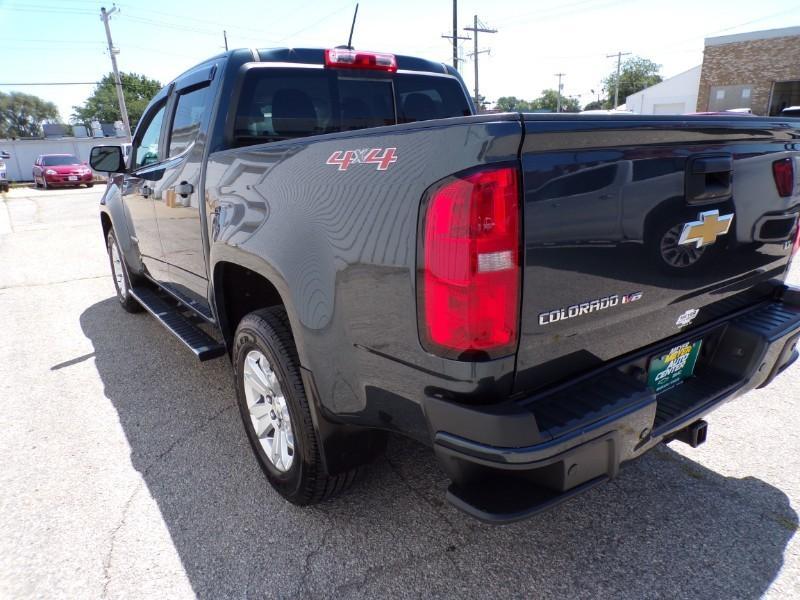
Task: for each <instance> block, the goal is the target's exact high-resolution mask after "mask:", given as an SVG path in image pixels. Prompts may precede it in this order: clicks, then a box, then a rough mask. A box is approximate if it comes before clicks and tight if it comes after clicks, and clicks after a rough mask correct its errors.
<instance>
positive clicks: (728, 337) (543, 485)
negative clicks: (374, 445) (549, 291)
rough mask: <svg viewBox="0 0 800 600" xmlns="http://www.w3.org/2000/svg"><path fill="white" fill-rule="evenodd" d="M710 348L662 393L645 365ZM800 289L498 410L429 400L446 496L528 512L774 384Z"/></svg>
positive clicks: (498, 519) (461, 504)
mask: <svg viewBox="0 0 800 600" xmlns="http://www.w3.org/2000/svg"><path fill="white" fill-rule="evenodd" d="M696 339H703V344H704V345H705V346H707V347H706V348H705V352H704V353H703V356H702V357H701V359H700V361H699V362H698V364H697V367H696V370H695V376H694V377H692V378H690V379H687V380H686V381H685V382H684V383H683V384H682V385H680V386H679V387H677V388H674V389H671V390H669V391H666V392H662V393H661V394H656V393H654V392H653V391H652V390H651V389H649V388H648V387H647V385H646V382H644V381H643V378H642V376H641V364H642V363H643V361H644V362H646V361H647V357H650V356H653V355H656V354H658V353H660V352H663V351H669V349H670V348H671V347H673V346H675V345H677V344H680V343H682V342H684V341H691V340H696ZM798 339H800V291H798V290H790V289H785V290H784V293H783V295H782V296H781V298H780V299H778V300H775V301H770V302H765V303H762V304H759V305H758V306H756V307H753V308H751V309H750V310H748V311H746V312H743V313H739V314H737V315H736V316H734V317H731V318H729V319H728V320H726V321H723V322H718V323H713V324H709V325H708V326H706V327H704V328H702V329H698V330H694V331H692V332H690V333H687V334H686V335H681V336H676V337H675V338H673V339H671V340H669V341H668V342H667V343H665V344H659V345H657V346H654V347H652V348H647V349H645V350H643V351H642V352H641V353H637V355H636V356H633V357H626V358H625V359H623V360H622V361H620V362H618V363H616V364H613V365H610V366H609V367H607V368H605V369H604V370H602V371H601V372H598V373H593V374H590V375H588V376H586V377H584V378H581V379H579V380H576V381H574V382H570V383H569V384H567V385H565V386H562V387H560V388H557V389H556V390H554V391H550V392H548V393H546V394H540V395H537V396H532V397H527V398H516V399H512V400H509V401H507V402H504V403H501V404H500V405H491V406H480V407H467V406H464V405H458V404H454V403H450V402H447V401H446V400H444V399H436V398H428V399H426V401H425V409H426V415H427V417H428V421H429V424H430V427H431V430H432V431H433V440H434V449H435V452H436V454H437V456H438V458H439V460H440V462H441V463H442V465H443V467H444V468H445V470H446V471H447V473H448V475H449V476H450V478H451V479H452V481H453V483H452V484H451V486H450V488H449V490H448V494H447V496H448V500H449V501H450V502H451V503H452V504H454V505H455V506H456V507H458V508H459V509H461V510H463V511H465V512H467V513H468V514H470V515H472V516H474V517H477V518H478V519H481V520H483V521H486V522H492V523H506V522H512V521H517V520H520V519H524V518H527V517H530V516H533V515H535V514H536V513H538V512H541V511H542V510H545V509H547V508H550V507H552V506H554V505H556V504H558V503H560V502H562V501H564V500H566V499H568V498H570V497H572V496H575V495H576V494H579V493H581V492H584V491H586V490H588V489H590V488H592V487H594V486H596V485H598V484H601V483H603V482H605V481H608V480H609V479H611V478H613V477H615V476H616V475H617V474H618V472H619V469H620V465H622V464H623V463H625V462H626V461H629V460H632V459H634V458H637V457H638V456H641V455H642V454H643V453H645V452H647V451H648V450H650V449H651V448H653V447H654V446H656V445H657V444H659V443H661V442H664V441H670V440H671V439H674V437H676V434H678V433H679V432H681V430H684V429H685V428H686V427H687V426H689V425H691V424H692V423H695V422H696V421H698V420H699V419H700V418H701V417H702V416H703V415H705V414H707V413H709V412H711V411H712V410H714V409H715V408H717V407H718V406H720V405H721V404H722V403H724V402H726V401H727V400H730V399H732V398H735V397H737V396H740V395H742V394H744V393H746V392H747V391H750V390H752V389H754V388H757V387H763V386H765V385H767V384H768V383H769V382H770V381H772V379H774V378H775V377H776V376H777V375H778V374H780V373H781V372H782V371H783V370H785V369H786V368H787V367H788V366H789V365H790V364H791V363H793V362H794V361H795V360H796V359H797V357H798V350H797V344H798Z"/></svg>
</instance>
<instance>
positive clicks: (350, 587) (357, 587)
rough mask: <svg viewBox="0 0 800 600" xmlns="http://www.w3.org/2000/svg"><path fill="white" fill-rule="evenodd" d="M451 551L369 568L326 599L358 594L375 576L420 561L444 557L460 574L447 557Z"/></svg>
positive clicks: (397, 571) (441, 551)
mask: <svg viewBox="0 0 800 600" xmlns="http://www.w3.org/2000/svg"><path fill="white" fill-rule="evenodd" d="M450 552H452V550H450V549H449V547H448V548H445V549H444V550H441V549H438V550H434V551H432V552H426V553H424V554H419V555H416V556H415V555H413V554H412V555H411V557H410V558H399V559H397V560H395V561H392V562H390V563H388V564H384V565H377V566H374V567H369V568H368V569H367V570H366V571H364V573H363V574H362V575H361V576H360V577H359V578H358V580H357V581H348V582H346V583H343V584H341V585H337V586H336V587H335V588H334V590H333V592H331V594H330V595H329V596H328V598H342V597H343V595H344V594H345V593H350V594H357V593H358V592H360V591H362V590H363V589H364V588H365V587H366V585H367V584H368V583H369V582H370V581H373V580H374V579H375V578H376V577H377V576H382V575H388V574H396V575H397V574H399V572H400V570H401V569H398V567H402V568H406V567H411V566H413V565H415V564H417V563H419V562H422V561H429V560H431V559H432V558H439V557H444V558H446V559H447V560H448V561H449V562H450V564H451V565H453V569H454V570H455V572H457V573H458V572H460V571H461V569H460V568H459V566H458V564H456V562H455V561H454V560H453V558H452V557H451V556H450V555H449V553H450Z"/></svg>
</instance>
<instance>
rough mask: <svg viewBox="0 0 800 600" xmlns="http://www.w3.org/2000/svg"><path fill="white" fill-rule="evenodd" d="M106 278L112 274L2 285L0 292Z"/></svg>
mask: <svg viewBox="0 0 800 600" xmlns="http://www.w3.org/2000/svg"><path fill="white" fill-rule="evenodd" d="M105 277H108V278H110V277H111V274H110V273H106V274H105V275H87V276H86V277H75V278H73V279H62V280H61V281H43V282H38V283H15V284H12V285H0V291H4V290H17V289H27V288H33V287H46V286H48V285H61V284H62V283H73V282H77V281H88V280H90V279H103V278H105Z"/></svg>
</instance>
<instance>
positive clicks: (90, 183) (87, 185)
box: [86, 181, 94, 188]
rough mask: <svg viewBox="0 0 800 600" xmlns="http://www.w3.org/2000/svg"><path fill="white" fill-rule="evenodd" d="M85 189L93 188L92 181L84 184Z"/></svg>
mask: <svg viewBox="0 0 800 600" xmlns="http://www.w3.org/2000/svg"><path fill="white" fill-rule="evenodd" d="M86 187H87V188H91V187H94V182H93V181H90V182H89V183H87V184H86Z"/></svg>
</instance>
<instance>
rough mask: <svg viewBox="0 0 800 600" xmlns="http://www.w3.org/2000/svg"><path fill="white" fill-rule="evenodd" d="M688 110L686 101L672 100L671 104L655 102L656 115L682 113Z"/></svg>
mask: <svg viewBox="0 0 800 600" xmlns="http://www.w3.org/2000/svg"><path fill="white" fill-rule="evenodd" d="M685 112H686V103H685V102H671V103H669V104H653V114H654V115H682V114H683V113H685Z"/></svg>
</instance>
